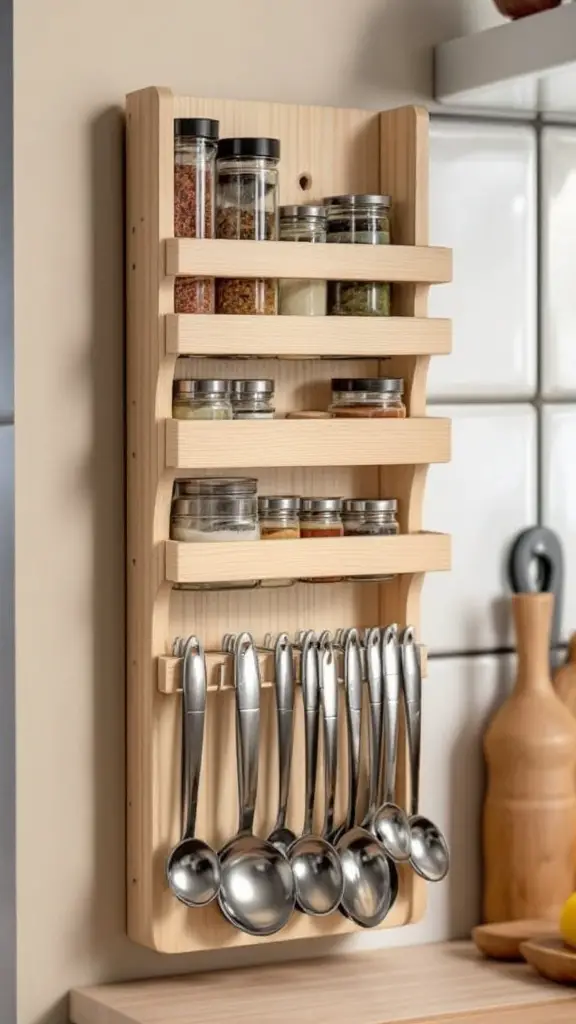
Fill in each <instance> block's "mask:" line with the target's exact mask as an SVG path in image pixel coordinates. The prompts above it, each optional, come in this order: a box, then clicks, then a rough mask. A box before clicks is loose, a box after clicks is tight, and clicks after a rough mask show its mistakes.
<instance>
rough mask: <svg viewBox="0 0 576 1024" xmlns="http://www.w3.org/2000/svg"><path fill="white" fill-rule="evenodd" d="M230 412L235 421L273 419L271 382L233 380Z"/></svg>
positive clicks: (272, 382) (272, 388) (272, 387)
mask: <svg viewBox="0 0 576 1024" xmlns="http://www.w3.org/2000/svg"><path fill="white" fill-rule="evenodd" d="M231 384H232V395H231V397H232V412H233V416H234V419H235V420H271V419H273V418H274V381H273V380H233V381H231Z"/></svg>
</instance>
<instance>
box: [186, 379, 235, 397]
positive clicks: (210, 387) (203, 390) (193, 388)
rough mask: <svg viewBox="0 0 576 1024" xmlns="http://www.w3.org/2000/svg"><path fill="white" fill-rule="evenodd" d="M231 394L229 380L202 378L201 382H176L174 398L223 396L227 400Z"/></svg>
mask: <svg viewBox="0 0 576 1024" xmlns="http://www.w3.org/2000/svg"><path fill="white" fill-rule="evenodd" d="M229 394H230V381H229V380H211V379H209V378H201V379H199V380H175V381H174V398H179V397H180V396H182V397H187V398H194V397H195V396H198V397H201V396H203V395H222V396H223V397H225V398H226V397H227V396H228V395H229Z"/></svg>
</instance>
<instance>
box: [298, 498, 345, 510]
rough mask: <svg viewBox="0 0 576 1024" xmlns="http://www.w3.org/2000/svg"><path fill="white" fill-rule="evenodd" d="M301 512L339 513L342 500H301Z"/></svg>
mask: <svg viewBox="0 0 576 1024" xmlns="http://www.w3.org/2000/svg"><path fill="white" fill-rule="evenodd" d="M300 511H301V512H341V511H342V498H301V499H300Z"/></svg>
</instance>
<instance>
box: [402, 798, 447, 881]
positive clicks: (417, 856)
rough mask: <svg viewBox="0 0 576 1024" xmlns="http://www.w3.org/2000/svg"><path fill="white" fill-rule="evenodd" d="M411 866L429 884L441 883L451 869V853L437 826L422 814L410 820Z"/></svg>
mask: <svg viewBox="0 0 576 1024" xmlns="http://www.w3.org/2000/svg"><path fill="white" fill-rule="evenodd" d="M409 825H410V846H411V853H410V864H411V865H412V867H413V869H414V871H415V872H416V874H418V875H420V877H421V878H425V879H426V881H427V882H441V881H442V879H443V878H446V875H447V874H448V871H449V869H450V851H449V849H448V844H447V842H446V839H445V838H444V835H443V834H442V832H441V831H440V829H439V828H438V826H437V825H435V824H434V822H433V821H430V819H429V818H425V817H424V816H423V815H422V814H415V815H413V816H412V817H411V818H410V819H409Z"/></svg>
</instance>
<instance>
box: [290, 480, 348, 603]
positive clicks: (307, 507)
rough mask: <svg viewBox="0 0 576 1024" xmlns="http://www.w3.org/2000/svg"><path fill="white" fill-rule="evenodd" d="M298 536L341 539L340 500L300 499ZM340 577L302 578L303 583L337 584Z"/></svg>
mask: <svg viewBox="0 0 576 1024" xmlns="http://www.w3.org/2000/svg"><path fill="white" fill-rule="evenodd" d="M300 536H301V537H302V538H303V539H314V540H319V539H321V538H322V539H323V538H325V537H343V536H344V524H343V522H342V498H302V499H301V501H300ZM341 579H342V577H341V576H330V577H321V578H307V577H303V582H304V583H339V582H340V580H341Z"/></svg>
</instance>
